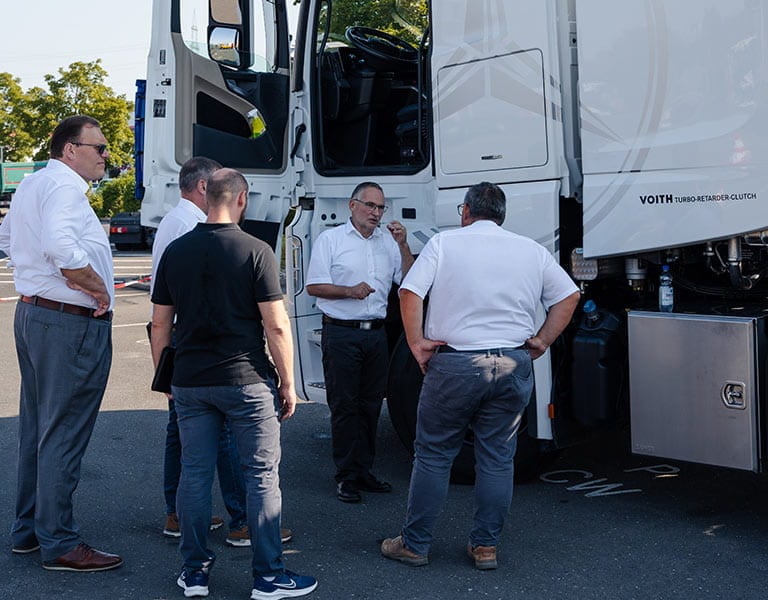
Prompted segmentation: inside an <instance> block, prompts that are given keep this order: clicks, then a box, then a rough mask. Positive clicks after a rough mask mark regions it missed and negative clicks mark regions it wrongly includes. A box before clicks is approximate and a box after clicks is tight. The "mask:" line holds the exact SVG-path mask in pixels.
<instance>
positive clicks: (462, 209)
mask: <svg viewBox="0 0 768 600" xmlns="http://www.w3.org/2000/svg"><path fill="white" fill-rule="evenodd" d="M465 204H466V202H462V203H461V204H458V205H456V210H457V211H459V216H461V215H463V214H464V205H465Z"/></svg>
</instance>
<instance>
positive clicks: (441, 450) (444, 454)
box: [381, 182, 579, 570]
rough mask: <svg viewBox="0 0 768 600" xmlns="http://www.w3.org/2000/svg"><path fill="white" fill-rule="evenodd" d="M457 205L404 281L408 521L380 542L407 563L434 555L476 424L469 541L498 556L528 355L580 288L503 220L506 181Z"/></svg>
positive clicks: (529, 383) (567, 314)
mask: <svg viewBox="0 0 768 600" xmlns="http://www.w3.org/2000/svg"><path fill="white" fill-rule="evenodd" d="M459 208H460V213H461V228H459V229H453V230H450V231H443V232H440V233H438V234H436V235H434V236H433V237H432V238H431V239H430V240H429V242H428V243H427V245H426V246H424V250H423V251H422V252H421V254H420V255H419V259H418V260H417V261H416V263H415V264H414V266H413V269H411V271H410V273H409V274H408V277H407V278H406V279H405V281H403V285H402V287H401V288H400V311H401V314H402V317H403V327H404V329H405V335H406V339H407V340H408V346H409V347H410V349H411V352H412V354H413V356H414V358H415V359H416V362H417V363H418V364H419V367H420V368H421V370H422V372H423V373H424V374H425V376H424V384H423V386H422V388H421V395H420V397H419V407H418V416H417V421H416V443H415V444H414V449H415V457H414V461H413V470H412V472H411V483H410V489H409V496H408V506H407V510H406V516H405V521H404V524H403V526H402V528H401V529H400V535H398V536H396V537H394V538H388V539H385V540H384V541H383V542H382V544H381V553H382V554H383V555H384V556H385V557H387V558H391V559H393V560H398V561H400V562H403V563H405V564H408V565H411V566H421V565H426V564H428V562H429V556H428V554H429V549H430V546H431V544H432V531H433V529H434V526H435V523H436V521H437V516H438V514H439V513H440V510H441V508H442V505H443V502H444V501H445V498H446V495H447V492H448V481H449V478H450V472H451V464H452V463H453V459H454V458H455V457H456V455H457V454H458V453H459V450H460V449H461V445H462V444H463V443H464V439H465V435H466V433H467V430H468V429H469V427H470V426H471V427H472V431H473V433H474V440H475V473H476V475H477V479H476V482H475V513H474V519H473V524H472V528H471V529H470V532H469V544H468V546H467V553H468V555H469V557H470V559H471V560H472V561H473V562H474V564H475V567H476V568H478V569H483V570H485V569H495V568H496V566H497V564H496V544H497V542H498V540H499V538H500V535H501V529H502V526H503V525H504V519H505V517H506V515H507V513H508V512H509V507H510V504H511V502H512V474H513V471H514V462H513V458H514V456H515V449H516V443H517V431H518V428H519V426H520V420H521V418H522V413H523V410H524V409H525V407H526V406H527V404H528V401H529V399H530V397H531V393H532V391H533V367H532V360H534V359H536V358H538V357H540V356H541V355H542V354H543V353H544V352H545V351H546V350H547V348H548V347H549V346H550V345H551V344H552V343H553V342H554V341H555V340H556V339H557V337H558V336H559V335H560V334H561V333H562V331H563V330H564V329H565V327H566V326H567V325H568V323H569V322H570V320H571V316H572V315H573V311H574V309H575V308H576V305H577V304H578V302H579V291H578V288H577V287H576V285H575V284H574V283H573V281H571V278H570V277H569V276H568V274H567V273H566V272H565V271H564V270H563V269H562V267H560V265H559V264H557V261H556V260H555V259H554V257H553V256H552V255H551V254H550V253H549V251H548V250H547V249H546V248H544V247H543V246H541V245H539V244H537V243H536V242H535V241H534V240H532V239H529V238H526V237H523V236H521V235H517V234H515V233H512V232H511V231H507V230H505V229H503V228H502V227H501V224H502V223H503V222H504V217H505V215H506V197H505V195H504V191H503V190H502V189H501V188H500V187H499V186H497V185H495V184H493V183H488V182H483V183H479V184H477V185H473V186H472V187H470V188H469V189H468V190H467V193H466V195H465V197H464V203H463V204H461V205H460V206H459ZM427 294H429V297H430V302H429V309H428V312H427V318H426V327H422V325H423V324H424V317H423V314H424V311H423V308H424V299H425V298H426V296H427ZM540 305H541V306H543V307H544V308H545V309H546V310H547V316H546V318H545V319H544V322H543V323H539V322H538V321H537V318H536V314H537V311H538V309H539V306H540Z"/></svg>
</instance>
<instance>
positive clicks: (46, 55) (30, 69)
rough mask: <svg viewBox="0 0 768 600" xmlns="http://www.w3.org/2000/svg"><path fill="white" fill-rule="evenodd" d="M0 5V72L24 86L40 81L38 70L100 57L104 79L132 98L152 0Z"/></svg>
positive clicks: (18, 0) (54, 71) (24, 0)
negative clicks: (17, 80)
mask: <svg viewBox="0 0 768 600" xmlns="http://www.w3.org/2000/svg"><path fill="white" fill-rule="evenodd" d="M9 4H13V8H12V9H9V7H8V5H9ZM3 5H4V8H5V10H4V11H3V12H4V13H5V14H4V16H3V18H2V23H3V26H2V35H0V72H7V73H11V75H13V76H14V77H18V78H19V79H21V86H22V87H23V88H24V89H25V90H27V89H29V88H30V87H32V86H36V85H37V86H41V87H45V86H44V84H45V80H44V79H43V76H44V75H46V74H51V75H58V70H59V69H60V68H66V67H68V66H69V65H70V64H71V63H73V62H76V61H83V62H90V61H94V60H96V59H97V58H101V59H102V60H101V63H102V66H103V67H104V69H105V70H106V71H107V73H108V74H109V76H108V78H107V80H106V84H107V85H108V86H110V87H111V88H112V89H113V90H114V91H115V93H117V94H124V95H125V96H126V98H128V99H129V100H133V96H134V90H135V81H136V79H142V78H144V76H145V73H146V70H147V55H148V54H149V37H150V24H151V15H152V0H127V1H125V0H124V1H123V2H117V1H116V0H107V1H106V2H104V1H101V2H97V1H96V0H67V1H65V2H61V1H57V0H4V1H3ZM116 5H120V8H119V9H118V8H117V6H116ZM9 13H10V14H12V16H9Z"/></svg>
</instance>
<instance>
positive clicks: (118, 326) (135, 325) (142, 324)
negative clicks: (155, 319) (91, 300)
mask: <svg viewBox="0 0 768 600" xmlns="http://www.w3.org/2000/svg"><path fill="white" fill-rule="evenodd" d="M139 326H141V327H146V326H147V322H146V321H142V322H141V323H125V324H123V325H112V329H118V328H120V327H139Z"/></svg>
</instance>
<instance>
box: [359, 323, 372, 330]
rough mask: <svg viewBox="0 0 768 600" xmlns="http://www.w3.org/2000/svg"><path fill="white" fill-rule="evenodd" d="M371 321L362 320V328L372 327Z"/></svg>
mask: <svg viewBox="0 0 768 600" xmlns="http://www.w3.org/2000/svg"><path fill="white" fill-rule="evenodd" d="M370 328H371V321H360V329H370Z"/></svg>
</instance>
